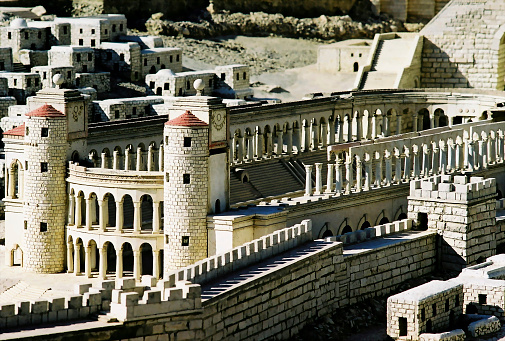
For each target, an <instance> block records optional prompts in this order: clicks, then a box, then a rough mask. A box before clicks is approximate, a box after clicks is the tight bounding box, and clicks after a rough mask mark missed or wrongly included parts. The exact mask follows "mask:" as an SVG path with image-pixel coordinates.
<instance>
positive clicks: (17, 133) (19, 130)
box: [4, 123, 25, 136]
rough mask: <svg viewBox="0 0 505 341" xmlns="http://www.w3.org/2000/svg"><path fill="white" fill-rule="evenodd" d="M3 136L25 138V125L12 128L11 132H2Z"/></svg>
mask: <svg viewBox="0 0 505 341" xmlns="http://www.w3.org/2000/svg"><path fill="white" fill-rule="evenodd" d="M4 135H14V136H25V124H24V123H23V124H22V125H20V126H18V127H16V128H13V129H11V130H7V131H6V132H4Z"/></svg>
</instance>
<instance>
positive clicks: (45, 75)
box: [42, 71, 47, 79]
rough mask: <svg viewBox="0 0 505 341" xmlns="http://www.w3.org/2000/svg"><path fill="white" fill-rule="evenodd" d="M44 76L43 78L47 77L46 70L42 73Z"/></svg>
mask: <svg viewBox="0 0 505 341" xmlns="http://www.w3.org/2000/svg"><path fill="white" fill-rule="evenodd" d="M42 78H43V79H47V72H45V71H44V72H43V73H42Z"/></svg>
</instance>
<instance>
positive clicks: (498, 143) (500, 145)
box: [496, 131, 503, 163]
mask: <svg viewBox="0 0 505 341" xmlns="http://www.w3.org/2000/svg"><path fill="white" fill-rule="evenodd" d="M496 149H497V153H496V154H497V157H498V162H499V163H502V162H503V132H501V131H500V132H498V134H496Z"/></svg>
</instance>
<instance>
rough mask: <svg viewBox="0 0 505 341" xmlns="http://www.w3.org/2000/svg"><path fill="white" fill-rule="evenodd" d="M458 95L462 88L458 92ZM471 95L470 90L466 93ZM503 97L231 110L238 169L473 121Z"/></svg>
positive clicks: (380, 96)
mask: <svg viewBox="0 0 505 341" xmlns="http://www.w3.org/2000/svg"><path fill="white" fill-rule="evenodd" d="M458 90H459V89H458ZM467 92H468V91H467ZM504 101H505V96H502V95H500V94H498V93H496V92H493V93H489V92H486V93H484V94H481V93H480V92H479V91H477V90H476V91H475V93H473V92H468V93H461V94H460V93H452V92H443V91H440V90H438V91H429V90H425V91H423V90H419V91H418V90H415V91H401V90H398V91H382V92H381V91H370V92H368V91H366V92H349V93H344V94H340V95H337V96H330V97H321V98H315V99H311V100H305V101H298V102H291V103H284V104H273V105H266V106H260V107H252V108H247V107H246V108H240V107H237V108H232V109H230V152H231V160H232V163H234V164H240V163H241V162H249V161H253V160H256V161H257V160H262V159H265V158H267V159H268V158H272V157H276V156H282V155H286V156H289V155H293V154H298V153H302V152H308V151H313V150H318V149H324V148H325V147H326V146H328V145H333V144H335V143H337V144H338V143H346V142H351V141H362V140H373V139H377V138H384V137H388V136H391V135H396V134H401V133H406V132H417V131H421V130H425V129H430V128H436V127H443V126H452V125H455V124H461V123H467V122H474V121H478V120H482V119H487V118H488V117H490V114H489V112H488V111H489V110H490V109H492V108H495V107H496V105H497V103H503V102H504Z"/></svg>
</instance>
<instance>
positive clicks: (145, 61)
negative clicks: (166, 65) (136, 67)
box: [144, 58, 147, 66]
mask: <svg viewBox="0 0 505 341" xmlns="http://www.w3.org/2000/svg"><path fill="white" fill-rule="evenodd" d="M144 66H147V58H146V59H144Z"/></svg>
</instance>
